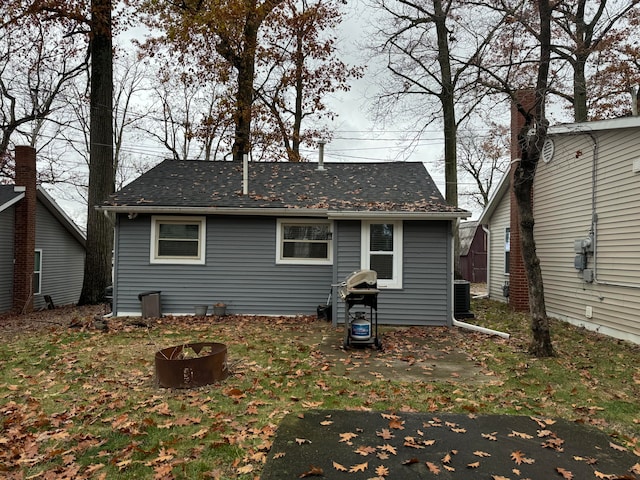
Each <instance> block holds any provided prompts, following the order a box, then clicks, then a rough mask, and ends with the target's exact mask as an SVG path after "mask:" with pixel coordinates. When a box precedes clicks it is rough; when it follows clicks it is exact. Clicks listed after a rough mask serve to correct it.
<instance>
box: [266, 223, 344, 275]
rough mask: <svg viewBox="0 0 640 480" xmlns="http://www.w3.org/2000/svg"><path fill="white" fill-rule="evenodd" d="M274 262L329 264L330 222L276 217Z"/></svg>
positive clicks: (331, 251) (330, 245)
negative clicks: (275, 252)
mask: <svg viewBox="0 0 640 480" xmlns="http://www.w3.org/2000/svg"><path fill="white" fill-rule="evenodd" d="M276 230H277V231H276V248H277V254H276V263H292V264H300V265H309V264H311V265H330V264H331V263H332V261H333V248H332V232H331V231H332V228H331V222H329V221H322V220H312V219H295V220H293V219H291V220H290V219H278V221H277V226H276Z"/></svg>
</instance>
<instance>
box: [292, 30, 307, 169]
mask: <svg viewBox="0 0 640 480" xmlns="http://www.w3.org/2000/svg"><path fill="white" fill-rule="evenodd" d="M296 41H297V44H296V56H295V62H296V73H295V75H296V80H295V92H296V98H295V106H294V112H295V113H294V117H293V132H292V133H291V136H292V139H291V141H292V151H291V152H290V153H289V161H290V162H299V161H300V139H301V135H300V129H301V128H302V97H303V95H304V81H303V80H304V79H303V72H304V49H303V47H304V36H303V34H302V32H298V36H297V38H296Z"/></svg>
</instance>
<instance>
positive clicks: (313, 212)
mask: <svg viewBox="0 0 640 480" xmlns="http://www.w3.org/2000/svg"><path fill="white" fill-rule="evenodd" d="M96 209H98V210H105V211H107V212H114V213H150V214H177V213H180V214H185V215H205V214H215V215H254V216H255V215H279V216H287V215H288V216H296V217H300V216H305V217H324V218H326V217H327V209H325V208H309V209H304V208H267V207H264V208H254V207H250V208H238V207H234V208H226V207H222V208H220V207H169V206H166V207H149V206H147V207H144V206H133V205H132V206H117V207H115V206H110V205H107V206H97V207H96Z"/></svg>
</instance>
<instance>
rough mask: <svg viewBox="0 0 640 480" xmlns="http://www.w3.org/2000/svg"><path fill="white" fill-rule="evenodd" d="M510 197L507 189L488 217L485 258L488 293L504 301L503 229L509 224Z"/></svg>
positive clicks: (495, 298) (506, 279)
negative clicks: (487, 273) (486, 254)
mask: <svg viewBox="0 0 640 480" xmlns="http://www.w3.org/2000/svg"><path fill="white" fill-rule="evenodd" d="M510 215H511V208H510V197H509V190H507V192H506V193H505V194H504V195H503V196H502V198H501V199H500V201H499V202H498V206H497V207H496V209H495V211H494V212H493V215H492V216H491V218H490V219H489V222H490V232H491V233H490V234H489V242H488V252H489V258H488V260H487V263H488V267H489V276H488V287H487V288H488V293H489V297H490V298H491V299H492V300H499V301H501V302H506V301H507V297H505V296H504V292H503V290H502V286H503V285H504V284H505V283H508V282H509V274H508V273H505V260H504V254H505V230H506V228H507V227H509V225H510V222H511V220H510Z"/></svg>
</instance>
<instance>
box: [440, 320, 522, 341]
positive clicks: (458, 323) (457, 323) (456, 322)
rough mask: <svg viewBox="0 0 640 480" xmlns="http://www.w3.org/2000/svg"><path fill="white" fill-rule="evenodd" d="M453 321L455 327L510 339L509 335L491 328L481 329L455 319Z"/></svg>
mask: <svg viewBox="0 0 640 480" xmlns="http://www.w3.org/2000/svg"><path fill="white" fill-rule="evenodd" d="M452 321H453V326H454V327H460V328H466V329H467V330H473V331H474V332H479V333H486V334H487V335H497V336H498V337H502V338H506V339H509V337H510V335H509V334H508V333H504V332H499V331H498V330H491V329H490V328H484V327H480V326H478V325H472V324H470V323H466V322H461V321H459V320H456V319H455V318H453V319H452Z"/></svg>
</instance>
